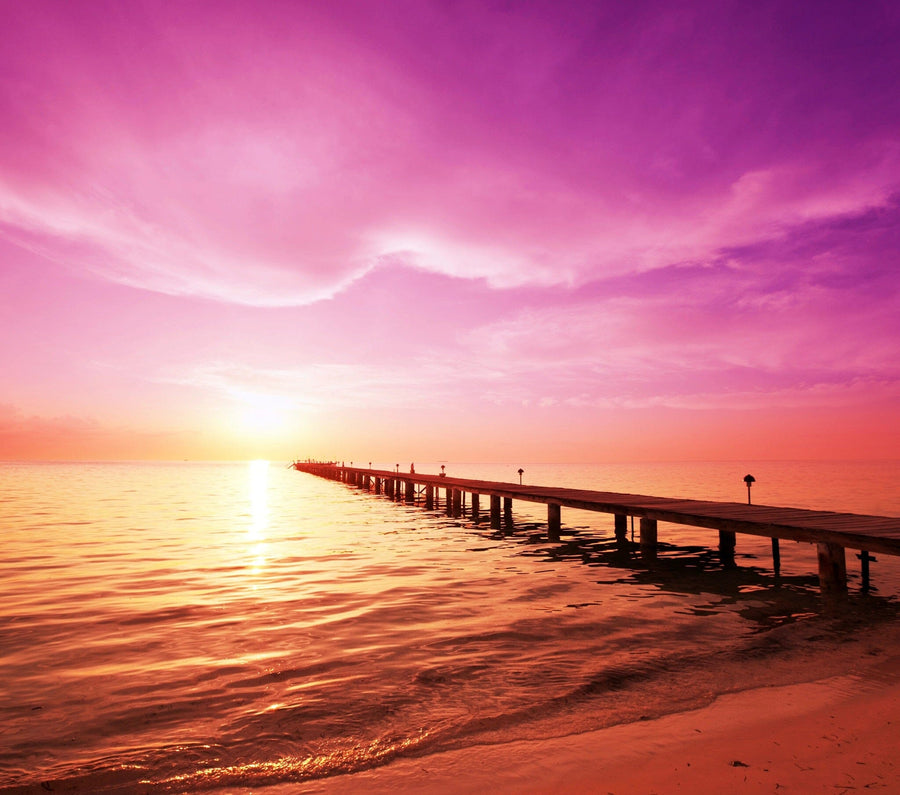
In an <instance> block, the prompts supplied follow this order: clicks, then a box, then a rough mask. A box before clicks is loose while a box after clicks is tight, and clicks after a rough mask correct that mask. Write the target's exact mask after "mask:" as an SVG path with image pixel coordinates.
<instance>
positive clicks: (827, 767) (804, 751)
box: [312, 650, 900, 795]
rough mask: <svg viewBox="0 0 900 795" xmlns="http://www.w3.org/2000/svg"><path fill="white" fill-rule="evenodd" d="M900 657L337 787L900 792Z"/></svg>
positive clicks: (439, 757)
mask: <svg viewBox="0 0 900 795" xmlns="http://www.w3.org/2000/svg"><path fill="white" fill-rule="evenodd" d="M898 751H900V655H898V654H896V653H895V650H892V652H891V653H890V654H885V655H882V656H880V657H879V658H876V659H873V660H872V662H871V664H867V665H866V666H865V670H864V671H863V672H860V673H855V674H853V675H847V676H839V677H831V678H828V679H823V680H819V681H813V682H808V683H803V684H794V685H788V686H783V687H764V688H758V689H754V690H747V691H743V692H740V693H734V694H729V695H725V696H721V697H719V698H718V699H716V700H715V701H714V702H713V703H712V704H710V705H709V706H707V707H705V708H703V709H699V710H696V711H692V712H684V713H679V714H674V715H668V716H666V717H663V718H659V719H657V720H649V721H642V722H638V723H631V724H627V725H621V726H614V727H611V728H608V729H603V730H600V731H595V732H589V733H587V734H579V735H574V736H570V737H563V738H554V739H550V740H546V741H540V742H533V741H520V742H512V743H507V744H503V745H497V746H481V747H475V748H471V749H467V750H464V751H452V752H447V753H443V754H435V755H432V756H429V757H425V758H422V759H409V760H399V761H397V762H394V763H393V764H390V765H387V766H386V767H383V768H380V769H376V770H371V771H366V772H363V773H359V774H357V775H354V776H350V777H339V778H337V779H333V780H331V781H323V782H320V784H321V789H320V788H319V787H314V788H313V790H312V791H317V792H318V791H322V792H337V791H359V792H363V791H365V792H383V793H387V792H397V791H407V792H437V793H482V792H490V793H492V795H496V794H497V793H521V792H527V793H563V792H573V793H576V792H577V793H612V795H631V794H632V793H634V794H635V795H636V794H638V793H641V794H642V795H649V794H650V793H656V794H657V795H664V794H665V793H798V794H799V793H804V794H805V793H819V792H822V793H825V792H828V793H853V792H885V793H896V792H900V753H898Z"/></svg>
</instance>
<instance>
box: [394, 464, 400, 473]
mask: <svg viewBox="0 0 900 795" xmlns="http://www.w3.org/2000/svg"><path fill="white" fill-rule="evenodd" d="M394 466H395V467H397V471H398V472H399V471H400V464H394Z"/></svg>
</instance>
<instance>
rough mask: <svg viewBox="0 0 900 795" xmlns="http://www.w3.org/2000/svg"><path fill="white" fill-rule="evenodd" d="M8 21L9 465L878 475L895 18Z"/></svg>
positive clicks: (897, 374) (483, 11) (123, 11)
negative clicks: (698, 463)
mask: <svg viewBox="0 0 900 795" xmlns="http://www.w3.org/2000/svg"><path fill="white" fill-rule="evenodd" d="M0 15H2V18H3V28H4V36H3V42H2V44H0V119H2V123H0V333H2V344H0V459H7V460H9V459H13V460H15V459H50V460H62V459H69V460H86V459H90V460H93V459H144V458H148V459H176V460H181V459H192V460H193V459H245V458H260V457H261V458H270V459H273V460H288V459H292V458H295V457H298V458H306V457H313V458H327V459H332V458H334V459H338V460H348V461H349V460H353V459H355V460H357V461H362V460H367V461H368V460H375V461H383V460H394V459H396V460H398V461H417V460H418V461H427V460H431V461H436V460H456V461H522V462H525V461H532V462H534V461H542V462H543V461H546V462H556V461H559V462H608V461H642V460H647V461H651V460H652V461H657V460H658V461H672V460H675V461H677V460H759V459H788V460H790V459H843V458H886V459H897V458H900V453H898V449H900V420H898V416H900V412H898V409H900V355H898V354H900V311H898V309H900V301H898V297H900V296H898V293H900V273H898V270H900V91H898V90H897V76H898V74H900V4H898V3H896V2H893V1H892V0H886V1H885V2H878V0H867V1H866V2H859V0H847V1H846V2H843V1H840V2H832V1H831V0H820V1H819V2H815V3H812V2H781V1H778V2H770V1H768V0H758V1H755V2H752V3H749V2H730V1H729V0H714V1H713V2H689V1H687V0H686V1H685V2H671V0H666V1H665V2H643V1H642V0H635V1H634V2H628V3H622V2H618V0H616V1H613V0H592V2H574V1H573V2H566V0H551V1H549V2H543V0H521V1H520V2H499V0H498V2H492V1H491V0H482V1H481V2H468V1H466V0H459V1H451V0H440V1H438V0H359V1H355V0H330V1H329V2H327V3H322V2H303V0H291V1H290V2H289V1H287V0H285V1H283V2H282V1H276V0H253V2H249V1H246V2H244V1H238V0H215V2H204V1H203V0H185V1H184V2H168V0H134V1H133V2H127V3H123V2H120V1H119V0H110V1H109V2H104V1H103V0H70V1H69V2H59V1H58V0H30V1H29V2H28V3H22V2H19V0H0Z"/></svg>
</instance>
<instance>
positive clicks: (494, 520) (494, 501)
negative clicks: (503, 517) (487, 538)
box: [491, 494, 500, 530]
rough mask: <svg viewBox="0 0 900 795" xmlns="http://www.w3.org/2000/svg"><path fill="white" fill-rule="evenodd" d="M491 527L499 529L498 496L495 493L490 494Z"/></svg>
mask: <svg viewBox="0 0 900 795" xmlns="http://www.w3.org/2000/svg"><path fill="white" fill-rule="evenodd" d="M491 529H492V530H499V529H500V497H499V496H498V495H496V494H492V495H491Z"/></svg>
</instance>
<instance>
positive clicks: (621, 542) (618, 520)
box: [614, 513, 628, 549]
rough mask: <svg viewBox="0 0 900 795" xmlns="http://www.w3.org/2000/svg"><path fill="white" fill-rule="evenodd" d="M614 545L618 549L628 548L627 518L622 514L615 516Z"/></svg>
mask: <svg viewBox="0 0 900 795" xmlns="http://www.w3.org/2000/svg"><path fill="white" fill-rule="evenodd" d="M614 521H615V528H616V544H617V545H618V546H619V548H620V549H624V548H626V547H627V546H628V517H627V516H626V515H625V514H624V513H617V514H615V520H614Z"/></svg>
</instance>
